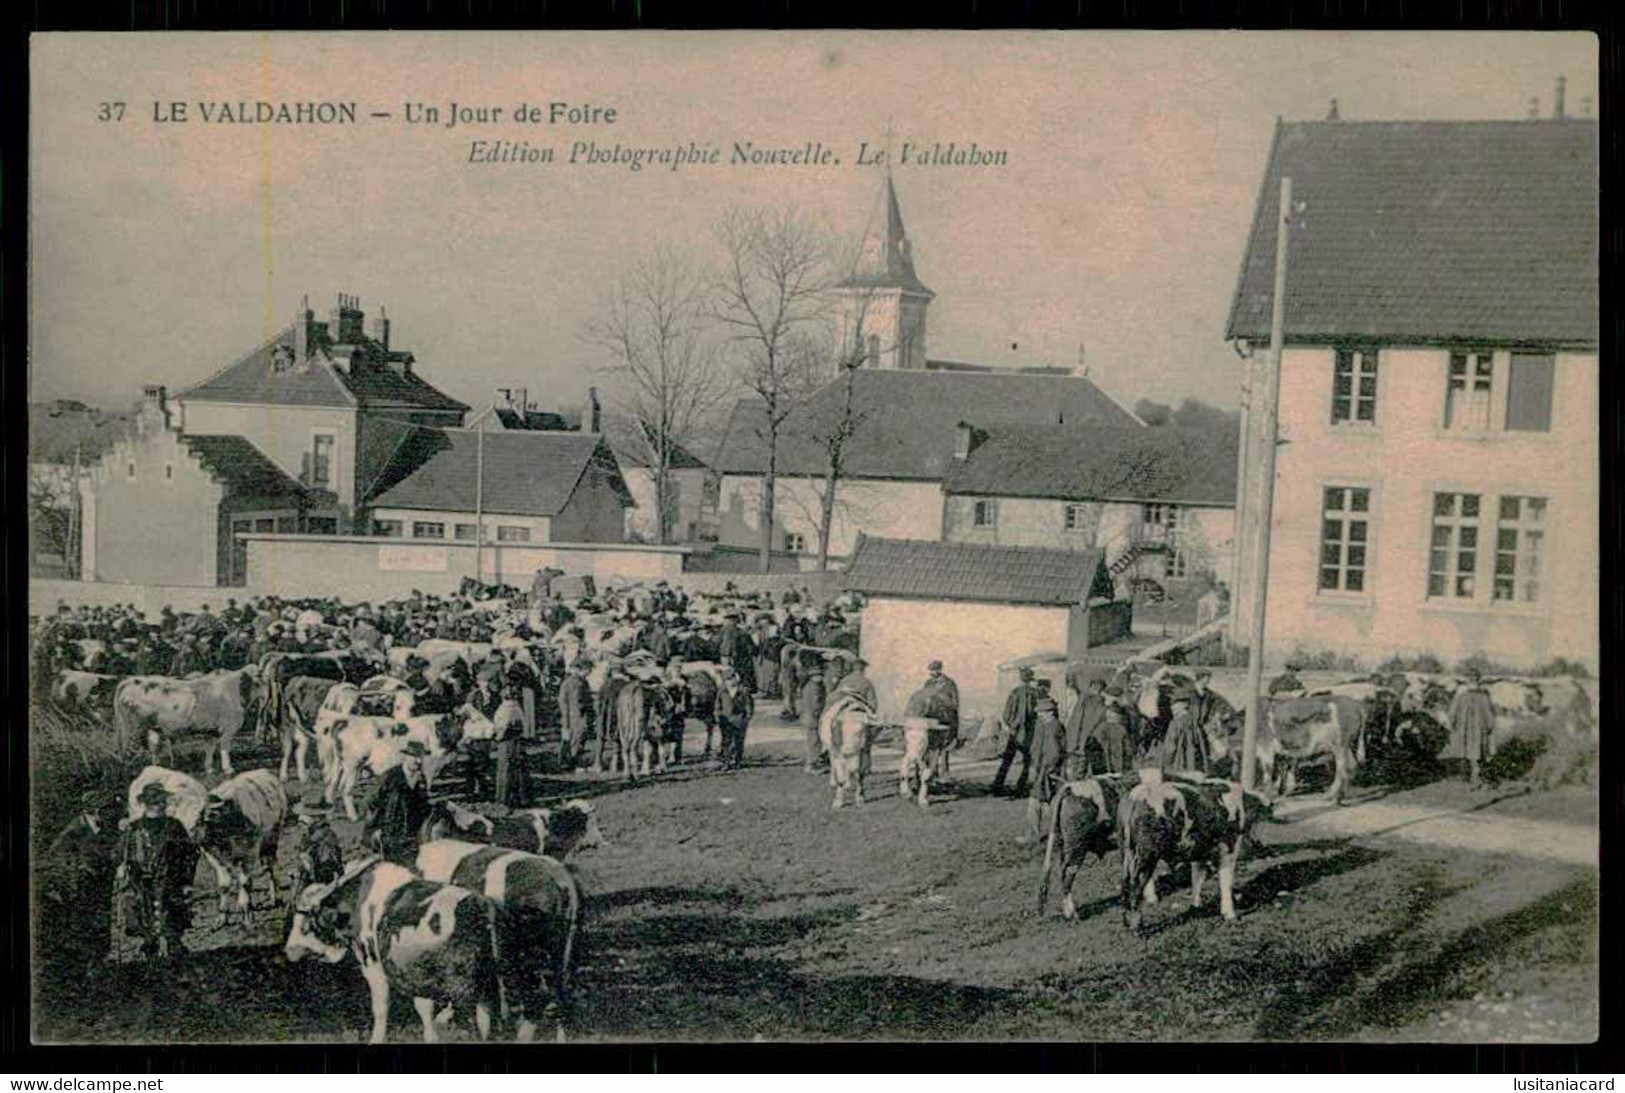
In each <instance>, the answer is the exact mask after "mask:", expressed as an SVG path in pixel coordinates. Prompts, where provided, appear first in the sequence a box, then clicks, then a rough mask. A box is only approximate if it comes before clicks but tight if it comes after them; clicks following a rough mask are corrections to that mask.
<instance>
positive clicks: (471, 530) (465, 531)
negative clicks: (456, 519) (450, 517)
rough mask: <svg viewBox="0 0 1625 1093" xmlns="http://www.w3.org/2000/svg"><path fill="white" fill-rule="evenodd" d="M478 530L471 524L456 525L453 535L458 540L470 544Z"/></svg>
mask: <svg viewBox="0 0 1625 1093" xmlns="http://www.w3.org/2000/svg"><path fill="white" fill-rule="evenodd" d="M478 530H479V529H478V528H477V527H475V525H473V524H458V525H457V527H456V529H455V531H454V534H455V535H456V537H457V538H458V539H459V540H462V541H464V542H470V543H472V542H473V541H474V538H475V533H476V532H477V531H478Z"/></svg>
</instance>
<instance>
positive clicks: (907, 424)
mask: <svg viewBox="0 0 1625 1093" xmlns="http://www.w3.org/2000/svg"><path fill="white" fill-rule="evenodd" d="M854 379H855V386H854V391H853V404H854V407H855V409H856V412H857V413H858V414H860V415H861V418H860V424H859V426H858V429H857V431H856V433H855V434H854V435H853V436H852V438H851V440H849V441H848V442H847V445H846V473H847V474H849V475H851V476H853V477H858V478H895V479H913V480H924V481H938V480H940V479H941V478H942V477H943V475H945V474H946V473H948V471H949V469H950V467H951V465H952V463H953V450H954V430H955V427H956V426H957V425H958V424H959V422H961V421H969V422H972V423H973V424H976V425H979V426H982V427H984V428H988V429H991V428H992V427H994V426H996V425H1011V424H1029V425H1056V424H1066V425H1073V426H1085V425H1086V426H1091V427H1093V426H1118V427H1133V428H1139V427H1141V426H1140V424H1139V421H1138V419H1137V418H1135V417H1134V416H1133V415H1132V414H1130V413H1129V412H1128V411H1127V410H1125V409H1123V408H1122V407H1121V406H1119V405H1118V404H1117V403H1115V402H1113V401H1112V400H1111V398H1110V397H1109V396H1107V394H1106V393H1105V392H1104V391H1102V390H1101V389H1100V388H1098V387H1096V386H1095V385H1094V384H1093V383H1091V382H1090V381H1089V380H1087V379H1084V378H1082V377H1080V376H1073V375H1037V374H1031V373H1012V372H997V373H984V372H927V371H918V370H907V371H904V370H895V369H877V370H864V371H859V372H858V373H856V375H855V377H854ZM845 398H846V395H845V383H844V381H843V380H836V381H834V382H832V383H830V384H828V385H827V386H825V387H824V388H822V389H821V390H820V391H818V392H817V393H816V394H814V395H813V396H812V397H811V398H809V399H808V400H807V402H806V403H804V404H803V405H802V406H801V407H800V408H798V409H797V410H796V411H795V412H794V413H793V414H792V415H791V416H790V418H789V419H788V420H787V421H786V422H785V423H784V425H783V426H781V429H780V434H779V450H778V473H779V474H785V475H821V474H823V473H824V472H825V470H826V469H827V462H828V455H827V453H826V451H825V448H824V445H823V444H822V443H820V441H819V440H818V437H819V435H820V434H821V433H822V432H824V431H826V430H828V429H829V427H830V424H831V423H833V422H834V421H837V420H838V419H839V415H840V414H841V413H842V412H843V410H844V406H845ZM765 421H766V415H765V412H764V410H763V408H762V404H761V402H760V401H758V400H755V399H745V400H741V401H740V402H738V403H736V404H735V406H734V409H733V414H732V416H731V417H730V418H729V419H728V431H727V435H726V436H725V437H724V438H723V442H722V449H721V451H719V452H718V454H717V461H716V468H717V470H719V471H721V472H722V473H724V474H763V473H765V471H766V469H767V441H766V439H765V433H766V426H765Z"/></svg>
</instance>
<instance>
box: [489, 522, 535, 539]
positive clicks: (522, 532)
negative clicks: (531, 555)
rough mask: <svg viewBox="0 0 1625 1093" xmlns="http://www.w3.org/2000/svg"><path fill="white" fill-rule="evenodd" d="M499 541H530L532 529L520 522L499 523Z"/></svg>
mask: <svg viewBox="0 0 1625 1093" xmlns="http://www.w3.org/2000/svg"><path fill="white" fill-rule="evenodd" d="M497 542H499V543H528V542H530V529H529V528H527V527H521V526H519V525H518V524H499V525H497Z"/></svg>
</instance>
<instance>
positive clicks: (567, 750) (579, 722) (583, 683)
mask: <svg viewBox="0 0 1625 1093" xmlns="http://www.w3.org/2000/svg"><path fill="white" fill-rule="evenodd" d="M587 667H588V665H587V662H586V661H585V660H583V659H581V658H579V657H578V658H577V659H576V660H575V661H574V662H572V663H571V665H570V667H569V668H568V669H567V670H566V672H565V676H564V682H563V683H561V684H559V737H560V740H559V745H560V749H561V756H560V761H561V762H562V763H563V766H564V769H565V770H571V769H573V768H574V767H576V766H577V765H579V764H580V763H581V761H582V759H583V758H584V757H583V755H582V751H583V749H584V748H585V747H586V744H587V734H588V733H589V732H591V731H592V726H593V708H592V688H590V687H588V686H587Z"/></svg>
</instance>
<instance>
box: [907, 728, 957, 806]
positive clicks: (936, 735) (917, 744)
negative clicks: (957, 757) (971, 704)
mask: <svg viewBox="0 0 1625 1093" xmlns="http://www.w3.org/2000/svg"><path fill="white" fill-rule="evenodd" d="M952 747H953V733H952V730H951V728H950V727H949V726H947V725H944V724H943V723H942V722H941V721H935V720H932V719H931V718H929V717H905V718H903V758H902V759H901V760H900V761H899V762H898V764H897V796H899V797H901V798H903V799H904V800H907V799H908V798H909V797H910V796H916V795H915V794H914V793H913V792H912V785H913V782H914V780H915V779H916V778H918V779H919V786H920V788H919V791H918V794H917V799H918V801H919V804H920V807H921V808H929V807H930V804H931V790H930V787H931V779H932V777H933V776H935V774H936V770H937V758H938V753H939V752H941V751H942V750H944V749H951V748H952Z"/></svg>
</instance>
